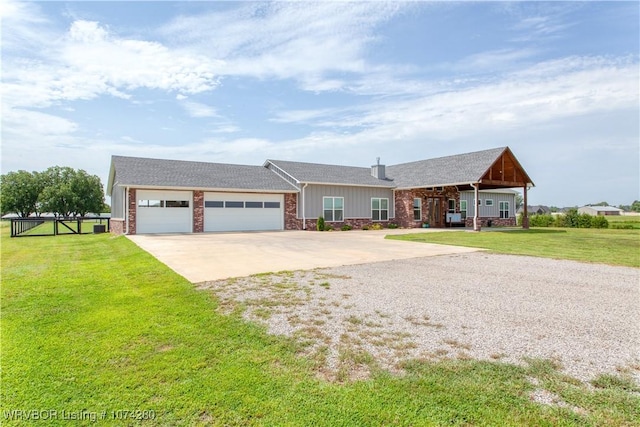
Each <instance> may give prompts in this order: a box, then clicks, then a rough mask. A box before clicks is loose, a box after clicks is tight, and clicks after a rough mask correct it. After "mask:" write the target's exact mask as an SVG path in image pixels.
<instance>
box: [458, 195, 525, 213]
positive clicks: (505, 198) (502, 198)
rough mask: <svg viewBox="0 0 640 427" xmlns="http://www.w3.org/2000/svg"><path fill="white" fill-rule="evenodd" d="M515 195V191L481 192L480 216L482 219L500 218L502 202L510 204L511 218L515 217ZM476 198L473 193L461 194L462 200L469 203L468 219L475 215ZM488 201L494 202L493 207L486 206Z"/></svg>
mask: <svg viewBox="0 0 640 427" xmlns="http://www.w3.org/2000/svg"><path fill="white" fill-rule="evenodd" d="M515 194H516V192H515V191H503V192H498V191H480V193H479V199H480V200H481V206H480V209H479V215H478V216H479V217H481V218H487V217H488V218H498V217H499V216H500V202H509V218H513V217H515V216H516V207H515ZM474 197H475V194H474V192H473V191H461V192H460V200H466V201H467V218H469V217H473V216H474V215H475V209H474V208H475V206H474V204H473V199H474ZM487 199H491V200H493V206H486V200H487Z"/></svg>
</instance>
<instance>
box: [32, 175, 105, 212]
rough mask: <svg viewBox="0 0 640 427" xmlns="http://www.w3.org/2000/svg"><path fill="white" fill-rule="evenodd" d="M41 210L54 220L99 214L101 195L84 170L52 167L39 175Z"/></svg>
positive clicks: (95, 180)
mask: <svg viewBox="0 0 640 427" xmlns="http://www.w3.org/2000/svg"><path fill="white" fill-rule="evenodd" d="M42 180H43V182H44V189H43V190H42V192H41V193H40V202H41V203H42V209H43V210H45V211H47V212H53V213H55V214H56V215H57V216H71V215H79V216H84V215H86V214H87V213H90V212H91V213H100V211H101V210H102V206H103V205H104V192H103V189H102V183H101V182H100V178H98V177H97V176H96V175H89V174H88V173H87V172H85V171H84V170H82V169H80V170H75V169H72V168H70V167H60V166H53V167H50V168H49V169H47V170H46V171H44V172H43V173H42Z"/></svg>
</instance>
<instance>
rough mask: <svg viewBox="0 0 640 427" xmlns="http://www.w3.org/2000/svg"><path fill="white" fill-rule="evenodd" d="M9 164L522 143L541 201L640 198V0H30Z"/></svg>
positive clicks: (9, 4)
mask: <svg viewBox="0 0 640 427" xmlns="http://www.w3.org/2000/svg"><path fill="white" fill-rule="evenodd" d="M0 12H1V14H2V152H1V154H2V173H6V172H8V171H11V170H18V169H26V170H43V169H46V168H47V167H49V166H53V165H60V166H71V167H74V168H82V169H85V170H86V171H88V172H90V173H92V174H97V175H99V176H100V177H101V178H102V180H103V183H105V184H106V181H107V179H106V178H107V174H108V169H109V162H110V157H111V155H113V154H117V155H130V156H142V157H155V158H171V159H185V160H199V161H211V162H221V163H240V164H262V163H263V162H264V160H265V159H267V158H273V159H286V160H298V161H309V162H318V163H332V164H345V165H354V166H363V167H368V166H369V165H371V164H373V163H374V162H375V159H376V157H380V158H381V162H382V163H385V164H396V163H402V162H408V161H413V160H420V159H425V158H432V157H440V156H446V155H451V154H458V153H463V152H469V151H476V150H483V149H488V148H493V147H498V146H504V145H508V146H510V147H511V149H512V150H513V151H514V153H515V154H516V156H517V157H518V158H519V159H520V161H521V162H522V164H523V166H524V167H525V169H526V170H527V172H528V173H529V175H530V176H531V177H532V179H533V180H534V182H535V184H536V188H535V189H533V190H532V191H531V192H530V193H529V197H530V202H531V203H532V204H548V205H556V206H570V205H583V204H586V203H596V202H600V201H603V200H606V201H608V202H609V203H611V204H615V205H618V204H630V203H631V202H632V201H633V200H635V199H640V172H639V169H640V164H639V162H640V119H639V117H640V89H639V81H640V68H639V40H640V29H639V22H640V3H638V2H635V1H633V2H585V3H578V2H549V3H546V2H513V3H503V2H483V3H479V2H460V3H450V2H410V3H400V2H389V3H386V2H381V1H376V2H347V1H343V2H318V3H314V2H286V3H267V2H256V3H253V2H14V1H5V2H3V3H2V4H1V5H0Z"/></svg>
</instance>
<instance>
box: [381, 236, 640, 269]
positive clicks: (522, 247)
mask: <svg viewBox="0 0 640 427" xmlns="http://www.w3.org/2000/svg"><path fill="white" fill-rule="evenodd" d="M387 238H388V239H397V240H408V241H412V242H425V243H440V244H446V245H454V246H467V247H473V248H484V249H490V250H492V251H494V252H499V253H504V254H514V255H530V256H539V257H545V258H557V259H570V260H576V261H586V262H596V263H603V264H611V265H624V266H629V267H640V230H610V229H589V228H587V229H583V228H580V229H575V228H532V229H530V230H504V231H495V230H491V231H485V232H480V233H473V232H466V231H458V232H448V233H416V234H404V235H397V236H387Z"/></svg>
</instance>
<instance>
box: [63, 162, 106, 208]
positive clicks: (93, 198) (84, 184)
mask: <svg viewBox="0 0 640 427" xmlns="http://www.w3.org/2000/svg"><path fill="white" fill-rule="evenodd" d="M70 187H71V192H72V194H73V203H72V208H73V209H72V212H73V213H74V214H76V215H79V216H85V215H86V214H87V213H96V214H99V213H100V212H102V209H103V207H104V191H103V189H102V183H101V182H100V178H98V177H97V176H96V175H89V174H88V173H87V172H85V171H84V170H82V169H81V170H79V171H77V172H76V173H75V175H74V176H73V178H72V180H71V183H70Z"/></svg>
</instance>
